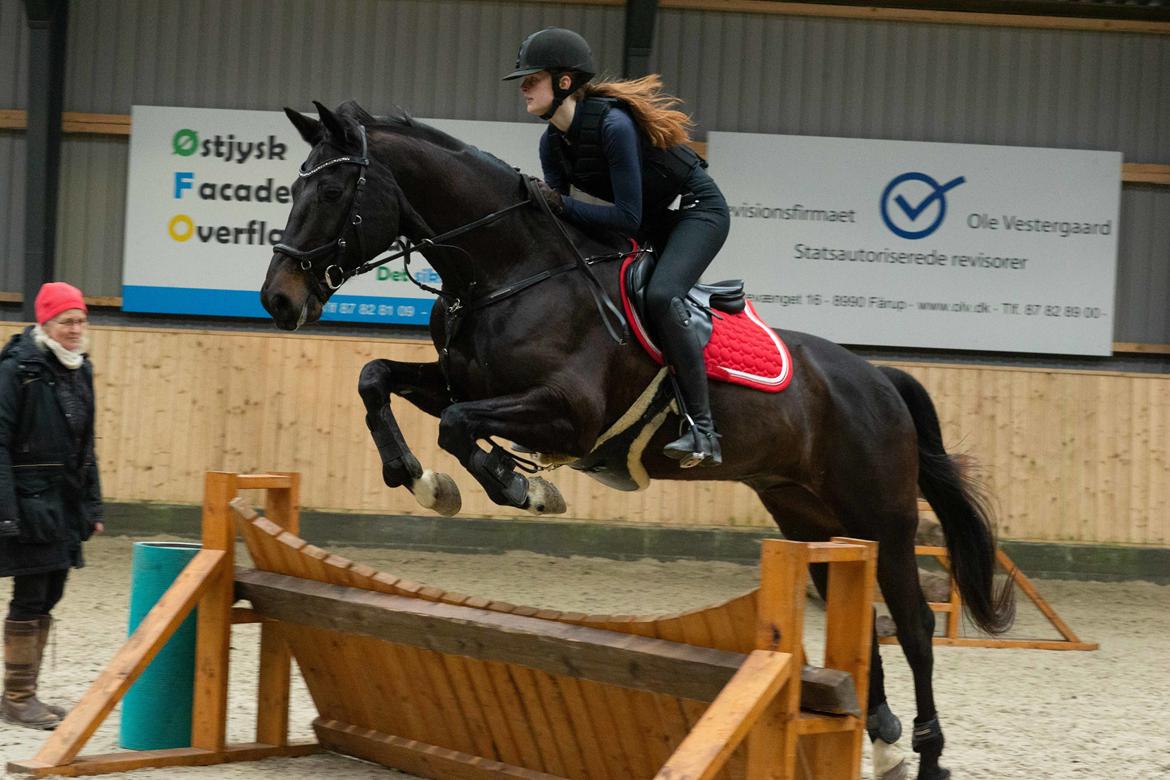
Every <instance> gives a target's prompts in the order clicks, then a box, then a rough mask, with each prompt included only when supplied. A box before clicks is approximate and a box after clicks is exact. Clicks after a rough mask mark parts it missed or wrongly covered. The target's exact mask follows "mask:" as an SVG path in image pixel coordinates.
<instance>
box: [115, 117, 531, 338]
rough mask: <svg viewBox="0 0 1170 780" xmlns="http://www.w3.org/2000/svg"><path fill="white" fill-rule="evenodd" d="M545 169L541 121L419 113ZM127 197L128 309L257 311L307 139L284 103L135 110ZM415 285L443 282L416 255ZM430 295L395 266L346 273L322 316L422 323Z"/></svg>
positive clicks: (502, 154)
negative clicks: (259, 107) (263, 107)
mask: <svg viewBox="0 0 1170 780" xmlns="http://www.w3.org/2000/svg"><path fill="white" fill-rule="evenodd" d="M419 121H422V122H426V123H427V124H430V125H432V126H434V127H436V128H438V129H440V130H442V131H444V132H447V133H449V134H451V135H453V136H455V137H456V138H459V139H461V140H463V141H465V142H467V143H470V144H473V145H475V146H478V147H479V148H481V149H483V150H485V151H488V152H491V153H492V154H494V155H496V156H497V157H499V158H500V159H502V160H506V161H507V162H508V163H510V164H511V165H515V166H518V167H520V168H521V169H522V170H524V171H525V172H526V173H530V174H533V175H539V174H540V157H539V151H538V143H539V138H540V134H541V133H542V132H544V124H543V123H539V124H538V123H530V124H524V123H512V122H472V121H463V120H449V119H442V120H440V119H423V120H419ZM132 123H133V128H134V132H133V134H132V136H131V140H130V172H129V181H128V187H127V196H126V200H127V202H126V238H125V251H124V256H123V272H122V283H123V286H122V307H123V309H125V310H126V311H138V312H156V313H166V314H210V315H218V316H238V317H262V318H267V316H268V315H267V313H266V312H265V311H264V309H263V307H261V305H260V294H259V290H260V286H261V284H262V283H263V281H264V275H265V273H266V272H267V270H268V263H269V261H270V260H271V259H272V249H271V247H272V245H273V244H275V243H277V242H279V241H280V236H281V231H282V230H283V228H284V225H285V222H286V221H287V218H288V213H289V210H290V208H291V193H290V190H291V187H292V183H293V181H295V180H296V175H297V168H298V166H299V165H300V163H301V162H302V161H303V160H304V159H305V158H306V157H307V156H308V154H309V147H308V145H307V144H306V143H305V142H304V141H303V140H302V139H301V137H300V135H299V134H298V133H297V131H296V130H295V129H294V128H293V126H292V124H291V123H290V122H289V121H288V118H287V117H286V116H285V115H284V113H283V112H280V111H232V110H224V109H207V108H164V107H157V106H134V108H133V113H132ZM411 271H412V273H414V275H415V276H416V278H418V279H419V281H421V282H424V283H428V284H430V285H431V286H438V284H439V279H438V275H437V274H435V272H434V271H433V270H432V269H430V268H429V267H427V265H426V261H425V260H424V259H423V258H422V257H421V256H416V258H415V260H414V262H412V263H411ZM433 301H434V299H433V297H432V296H430V295H428V294H427V293H424V292H423V291H421V290H419V289H418V288H417V287H415V286H414V285H413V284H411V283H410V282H409V281H408V280H407V279H406V276H405V274H404V272H403V271H402V266H401V264H400V263H391V264H389V265H386V266H382V267H381V268H379V269H377V270H376V271H374V272H371V273H368V274H366V275H364V276H360V277H356V278H354V279H351V280H350V281H349V282H347V283H346V284H345V287H343V288H342V289H341V291H339V292H338V293H337V294H336V295H334V296H333V298H332V299H331V300H330V302H329V304H328V305H327V306H326V307H325V312H324V315H323V317H322V319H325V320H334V321H348V322H388V323H408V324H426V322H427V321H428V320H429V318H430V311H431V306H432V304H433Z"/></svg>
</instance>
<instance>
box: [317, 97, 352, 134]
mask: <svg viewBox="0 0 1170 780" xmlns="http://www.w3.org/2000/svg"><path fill="white" fill-rule="evenodd" d="M313 105H314V106H316V107H317V115H318V116H320V117H321V124H323V125H325V132H327V133H329V135H331V136H333V137H334V138H335V139H337V141H339V142H341V143H344V142H345V138H346V134H345V125H343V124H342V123H341V120H340V119H338V118H337V114H334V113H333V112H332V111H330V110H329V109H327V108H325V106H323V105H321V104H320V103H318V102H317V101H316V100H314V101H313Z"/></svg>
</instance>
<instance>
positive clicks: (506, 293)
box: [273, 125, 628, 344]
mask: <svg viewBox="0 0 1170 780" xmlns="http://www.w3.org/2000/svg"><path fill="white" fill-rule="evenodd" d="M358 130H359V131H360V133H361V142H362V151H361V154H360V155H352V154H347V155H342V156H340V157H334V158H332V159H329V160H326V161H325V162H323V163H318V164H317V165H314V166H313V167H311V168H310V167H308V163H307V162H306V163H302V164H301V167H300V170H299V171H298V173H297V175H298V176H299V177H300V178H302V179H308V178H310V177H312V176H314V175H315V174H318V173H320V172H321V171H323V170H325V169H326V168H331V167H333V166H334V165H344V164H348V165H356V166H358V178H357V183H356V184H355V185H354V191H353V200H352V201H351V202H350V206H349V216H348V217H347V218H346V220H345V222H343V223H342V225H341V233H340V235H338V236H337V238H336V239H334V240H333V241H330V242H328V243H325V244H322V245H321V246H319V247H317V248H315V249H297V248H296V247H294V246H292V245H290V244H285V243H283V242H282V243H279V244H276V245H275V246H274V247H273V250H275V251H276V252H279V253H281V254H283V255H287V256H288V257H291V258H293V259H294V260H299V261H300V267H301V270H302V271H303V272H304V273H305V275H306V276H307V277H308V278H309V279H310V281H311V282H312V283H313V284H314V285H316V286H317V293H318V296H317V297H318V298H319V299H320V300H322V301H324V300H325V298H326V297H327V296H326V295H325V294H323V293H324V290H323V288H325V287H327V288H329V290H330V291H335V290H337V289H338V288H339V287H341V285H343V284H345V282H346V281H348V280H349V279H351V278H353V277H355V276H359V275H360V274H364V273H367V272H369V271H372V270H374V269H375V268H377V267H379V266H381V265H385V264H386V263H389V262H391V261H392V260H397V259H398V258H400V257H404V258H405V261H404V263H405V270H406V276H407V278H408V279H410V281H411V282H413V283H414V284H415V286H417V287H419V288H420V289H422V290H425V291H426V292H429V293H432V294H434V295H437V296H439V297H440V298H442V299H443V300H444V301H446V302H447V310H448V318H449V319H450V318H451V317H456V318H460V317H461V315H462V313H463V312H465V311H467V310H471V309H479V308H483V307H485V306H490V305H491V304H493V303H496V302H498V301H501V300H503V299H505V298H509V297H511V296H513V295H515V294H517V293H519V292H521V291H523V290H526V289H528V288H529V287H532V286H533V285H535V284H539V283H540V282H543V281H545V280H546V279H550V278H552V277H554V276H559V275H560V274H562V273H565V272H567V271H573V270H581V271H582V272H584V274H585V277H586V280H587V281H588V283H589V287H590V293H591V294H592V296H593V300H594V302H595V303H596V304H597V310H598V313H599V314H600V315H601V321H602V323H603V324H604V325H605V328H606V330H607V331H609V335H610V337H611V338H613V340H614V341H616V342H617V343H619V344H625V342H626V337H627V336H628V330H627V323H626V321H625V317H624V316H623V315H622V313H621V311H620V310H619V309H618V308H617V306H616V305H615V304H614V303H613V301H612V300H610V298H609V295H608V294H607V293H606V292H605V289H604V287H602V285H601V282H600V281H599V280H598V279H597V277H596V275H595V274H594V273H593V269H592V268H591V266H592V265H593V264H594V263H595V262H598V261H602V260H612V259H615V258H617V257H621V256H622V255H623V254H624V253H618V254H614V255H604V256H598V257H591V258H585V257H584V256H582V255H581V252H580V250H578V249H577V247H576V245H575V244H574V243H573V241H572V240H571V239H570V238H569V235H568V233H566V232H565V228H564V225H562V224H561V223H560V220H558V219H557V218H556V216H555V215H554V214H553V213H552V211H551V210H550V209H549V205H548V203H547V202H546V201H545V199H544V197H543V196H542V195H541V194H540V193H538V192H536V191H535V190H534V189H533V186H534V185H533V183H532V181H531V180H530V179H528V178H527V177H522V178H523V180H524V184H525V189H526V191H527V193H528V197H527V198H525V199H524V200H521V201H517V202H516V203H513V204H511V205H510V206H505V207H504V208H502V209H500V210H498V211H493V212H492V213H490V214H487V215H486V216H483V217H480V218H479V219H477V220H474V221H472V222H469V223H467V224H465V225H462V226H460V227H457V228H454V229H452V230H448V231H447V232H446V233H441V234H440V235H437V236H433V237H431V238H424V239H422V240H421V241H418V242H414V241H411V240H410V239H408V238H404V239H403V241H404V242H405V244H404V247H405V248H404V249H402V250H400V251H398V252H395V253H393V254H390V255H387V256H386V257H382V258H379V259H377V260H370V261H367V262H364V263H362V264H361V265H358V266H355V267H354V268H351V269H349V270H348V271H347V270H346V269H344V268H342V267H341V266H340V265H338V264H337V263H335V262H332V260H333V259H334V258H336V257H337V256H340V255H344V253H345V251H346V248H347V247H348V245H349V243H348V241H347V239H346V236H347V235H348V234H349V232H350V230H351V229H352V230H353V233H354V234H355V235H356V236H357V242H358V251H359V255H358V256H359V257H366V252H365V242H364V241H363V239H362V215H361V213H360V212H359V211H358V208H359V206H360V205H361V197H362V190H363V189H364V188H365V186H366V173H365V169H367V168H369V167H370V157H369V146H368V141H367V138H366V128H365V126H364V125H358ZM530 203H536V204H538V206H539V207H540V208H541V209H542V211H543V212H544V213H545V214H546V215H547V216H548V218H549V219H551V220H552V222H553V224H555V225H556V226H557V229H558V231H559V233H560V235H561V238H562V239H563V240H564V242H565V243H566V244H567V245H568V246H569V248H570V249H571V250H572V252H573V254H574V260H573V261H572V262H570V263H567V264H565V265H561V266H558V267H556V268H552V269H548V270H546V271H541V272H539V273H536V274H534V275H532V276H529V277H527V278H525V279H522V280H520V281H519V282H514V283H512V284H509V285H506V286H504V287H502V288H500V289H498V290H496V291H494V292H493V293H491V294H489V295H486V296H483V297H481V298H479V299H478V300H466V301H465V300H461V299H460V298H459V297H458V296H455V295H453V294H451V293H450V292H447V291H444V290H438V289H435V288H434V287H429V286H427V285H425V284H423V283H422V282H420V281H418V280H417V279H415V278H414V276H413V275H412V274H411V273H410V259H411V254H412V253H413V252H416V251H418V250H419V249H423V248H426V247H440V246H446V247H447V248H450V249H455V250H458V251H460V252H463V253H464V254H467V252H466V250H464V249H461V248H459V247H455V246H451V245H449V244H444V243H443V242H444V241H448V240H450V239H452V238H455V237H456V236H461V235H463V234H464V233H469V232H471V231H472V230H475V229H477V228H480V227H483V226H484V225H488V224H490V223H492V222H495V221H496V220H498V219H500V218H501V217H503V216H505V215H507V214H509V213H510V212H512V211H515V210H516V209H519V208H522V207H524V206H527V205H528V204H530ZM428 232H429V230H428ZM322 257H329V259H330V262H329V263H327V264H326V266H325V269H324V271H322V273H321V276H320V277H318V276H317V275H316V274H315V273H313V266H314V261H316V260H318V259H319V258H322ZM473 287H474V285H473ZM469 293H470V291H469ZM611 319H612V320H613V321H614V323H615V324H616V326H615V324H611ZM449 324H450V325H453V326H455V327H449V328H448V340H450V339H451V338H452V337H453V336H454V331H455V330H456V329H457V321H456V322H450V323H449Z"/></svg>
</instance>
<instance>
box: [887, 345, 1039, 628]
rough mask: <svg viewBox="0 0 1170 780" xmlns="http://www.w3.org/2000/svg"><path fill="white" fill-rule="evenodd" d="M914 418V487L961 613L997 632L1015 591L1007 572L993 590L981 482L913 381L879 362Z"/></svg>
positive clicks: (1009, 614)
mask: <svg viewBox="0 0 1170 780" xmlns="http://www.w3.org/2000/svg"><path fill="white" fill-rule="evenodd" d="M880 370H881V372H882V373H883V374H885V376H886V378H887V379H889V380H890V381H891V382H892V383H893V385H894V387H895V388H896V389H897V390H898V394H899V395H900V396H902V400H903V401H904V402H905V403H906V407H907V408H908V409H909V410H910V416H911V417H912V418H913V420H914V428H915V429H916V430H917V432H918V487H919V489H920V490H921V491H922V495H923V497H924V498H926V500H927V502H928V503H929V504H930V507H931V509H933V510H934V512H935V514H936V515H938V519H939V522H940V523H941V524H942V529H943V533H944V534H945V535H946V538H947V552H949V553H950V558H951V571H952V573H953V576H954V578H955V582H956V583H957V584H958V586H959V592H960V593H961V594H962V596H963V604H964V605H966V607H967V613H968V615H969V616H970V617H971V619H972V620H974V621H975V624H976V625H977V626H979V628H981V629H983V630H984V631H986V632H987V633H989V634H1002V633H1003V632H1004V631H1007V630H1008V629H1009V628H1010V627H1011V625H1012V621H1013V620H1014V619H1015V613H1016V605H1015V593H1014V591H1013V589H1012V578H1011V577H1010V576H1009V577H1008V580H1007V582H1005V583H1004V584H1003V585H1002V586H1001V587H1000V588H999V590H998V591H997V590H996V588H995V579H994V578H995V545H996V542H995V531H994V530H993V529H992V525H991V509H990V507H989V505H988V501H987V496H986V494H985V493H984V491H983V488H982V486H981V485H980V484H979V483H978V482H977V481H976V480H975V479H973V478H972V477H971V476H970V475H969V474H965V473H964V472H963V471H962V470H961V469H960V468H959V465H958V463H957V462H956V459H955V458H954V457H952V456H951V455H948V454H947V451H946V450H945V449H944V448H943V440H942V429H941V428H940V426H939V422H938V413H937V412H936V411H935V408H934V402H933V401H931V400H930V395H929V394H928V393H927V392H926V388H925V387H923V386H922V385H921V384H920V383H919V382H918V380H917V379H915V378H914V377H912V376H910V375H909V374H907V373H906V372H905V371H900V370H899V369H896V368H892V367H890V366H881V367H880Z"/></svg>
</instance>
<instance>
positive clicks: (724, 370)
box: [620, 249, 792, 393]
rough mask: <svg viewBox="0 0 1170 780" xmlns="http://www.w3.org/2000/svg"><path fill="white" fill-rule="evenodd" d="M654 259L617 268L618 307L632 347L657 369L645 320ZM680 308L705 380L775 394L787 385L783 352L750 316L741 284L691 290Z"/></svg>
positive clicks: (643, 257)
mask: <svg viewBox="0 0 1170 780" xmlns="http://www.w3.org/2000/svg"><path fill="white" fill-rule="evenodd" d="M656 262H657V258H655V257H654V255H652V254H650V253H649V252H638V251H637V250H636V249H635V251H634V252H632V253H630V254H629V255H627V257H626V258H625V260H624V261H623V263H622V270H621V277H620V278H621V280H622V284H621V291H622V307H623V309H624V311H625V314H626V320H627V321H628V322H629V323H630V330H631V331H633V334H634V336H635V338H637V340H638V343H640V344H641V345H642V348H643V349H644V350H645V351H646V354H648V355H649V356H650V358H651V359H652V360H653V361H654V362H655V363H657V364H658V365H665V360H664V358H663V356H662V350H660V349H659V348H658V347H657V346H656V345H655V343H654V334H653V333H652V327H653V323H652V322H651V321H650V318H649V317H648V316H647V315H646V285H647V283H648V282H649V279H650V276H651V274H653V273H654V265H655V263H656ZM685 304H686V306H687V309H688V311H689V312H690V315H691V326H692V327H694V328H695V329H696V330H697V332H698V334H699V338H700V340H701V343H702V344H703V360H704V362H705V363H706V369H707V376H708V377H710V378H711V379H713V380H715V381H719V382H731V383H733V384H738V385H743V386H745V387H750V388H752V389H754V390H762V391H764V392H766V393H778V392H780V391H781V390H783V389H784V388H786V387H788V384H789V383H790V382H791V381H792V358H791V357H790V356H789V354H788V347H786V346H785V345H784V342H783V341H782V340H781V339H780V337H779V336H778V335H777V334H776V332H775V331H773V330H772V329H771V328H770V327H768V324H767V323H765V322H764V321H763V320H762V319H760V316H759V315H758V314H757V313H756V310H755V307H754V306H752V305H751V302H750V301H748V300H747V296H746V294H745V293H744V288H743V282H742V281H741V280H739V279H733V280H729V281H725V282H719V283H717V284H697V285H695V286H694V287H692V288H691V290H690V292H689V293H687V297H686V301H685Z"/></svg>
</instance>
